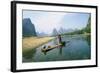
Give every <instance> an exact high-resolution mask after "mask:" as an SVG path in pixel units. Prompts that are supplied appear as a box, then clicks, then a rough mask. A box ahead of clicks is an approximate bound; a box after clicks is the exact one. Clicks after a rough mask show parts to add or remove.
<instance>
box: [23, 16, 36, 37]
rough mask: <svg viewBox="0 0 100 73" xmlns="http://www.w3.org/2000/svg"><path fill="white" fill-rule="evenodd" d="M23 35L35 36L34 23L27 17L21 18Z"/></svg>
mask: <svg viewBox="0 0 100 73" xmlns="http://www.w3.org/2000/svg"><path fill="white" fill-rule="evenodd" d="M22 29H23V31H22V32H23V37H27V36H36V30H35V26H34V24H32V22H31V20H30V19H29V18H25V19H23V26H22Z"/></svg>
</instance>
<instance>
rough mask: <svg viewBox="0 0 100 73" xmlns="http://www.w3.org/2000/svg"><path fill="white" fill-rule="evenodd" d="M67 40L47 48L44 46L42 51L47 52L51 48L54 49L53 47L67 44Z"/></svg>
mask: <svg viewBox="0 0 100 73" xmlns="http://www.w3.org/2000/svg"><path fill="white" fill-rule="evenodd" d="M65 44H66V42H62V43H60V44H57V45H54V46H48V47H47V48H42V49H41V51H42V52H47V51H49V50H52V49H55V48H59V47H62V46H65Z"/></svg>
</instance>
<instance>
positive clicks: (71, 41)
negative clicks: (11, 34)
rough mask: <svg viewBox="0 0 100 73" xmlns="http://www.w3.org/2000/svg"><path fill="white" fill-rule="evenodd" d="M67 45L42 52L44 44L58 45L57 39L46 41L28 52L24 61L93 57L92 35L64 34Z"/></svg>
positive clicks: (63, 39)
mask: <svg viewBox="0 0 100 73" xmlns="http://www.w3.org/2000/svg"><path fill="white" fill-rule="evenodd" d="M62 41H64V42H65V45H63V46H59V47H56V48H54V49H51V50H48V51H46V52H42V51H41V49H42V48H43V46H44V45H46V46H50V45H51V46H52V45H53V46H54V45H57V44H58V43H57V39H54V40H53V41H51V42H49V43H46V44H44V45H42V46H40V47H39V48H36V49H34V50H33V51H31V52H30V53H29V54H26V56H25V57H26V59H25V60H24V62H45V61H61V60H84V59H90V58H91V47H90V46H91V39H90V36H63V38H62Z"/></svg>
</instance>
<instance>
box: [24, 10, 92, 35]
mask: <svg viewBox="0 0 100 73" xmlns="http://www.w3.org/2000/svg"><path fill="white" fill-rule="evenodd" d="M89 15H90V14H88V13H71V12H48V11H25V10H24V11H23V18H30V19H31V21H32V23H33V24H34V25H35V28H36V31H37V32H44V33H46V34H50V33H52V31H53V29H54V28H56V29H57V30H59V29H60V28H61V27H62V28H64V29H81V28H83V27H85V26H86V24H87V21H88V18H89Z"/></svg>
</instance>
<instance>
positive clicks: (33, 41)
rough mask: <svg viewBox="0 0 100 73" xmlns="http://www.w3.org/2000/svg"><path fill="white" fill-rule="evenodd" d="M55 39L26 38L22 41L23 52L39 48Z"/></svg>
mask: <svg viewBox="0 0 100 73" xmlns="http://www.w3.org/2000/svg"><path fill="white" fill-rule="evenodd" d="M54 38H55V37H24V38H23V40H22V49H23V50H22V51H23V52H25V51H29V50H31V49H33V48H37V47H39V46H41V45H43V44H45V43H47V42H49V41H51V40H53V39H54Z"/></svg>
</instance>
